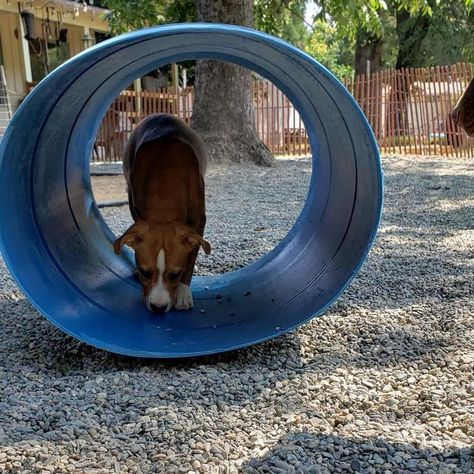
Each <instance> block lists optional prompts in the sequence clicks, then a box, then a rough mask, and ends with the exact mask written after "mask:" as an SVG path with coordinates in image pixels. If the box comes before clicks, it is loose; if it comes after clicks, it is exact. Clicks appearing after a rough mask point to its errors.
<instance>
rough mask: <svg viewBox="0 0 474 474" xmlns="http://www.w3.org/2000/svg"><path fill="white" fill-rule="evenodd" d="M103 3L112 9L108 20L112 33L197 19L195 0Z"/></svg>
mask: <svg viewBox="0 0 474 474" xmlns="http://www.w3.org/2000/svg"><path fill="white" fill-rule="evenodd" d="M102 5H103V6H104V7H105V8H108V9H109V10H110V13H109V14H108V15H107V20H108V22H109V24H110V28H111V31H112V34H121V33H125V32H127V31H131V30H137V29H140V28H145V27H147V26H153V25H161V24H163V23H179V22H184V21H193V20H195V19H196V3H195V1H194V0H177V1H172V0H164V1H156V0H102Z"/></svg>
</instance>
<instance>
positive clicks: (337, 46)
mask: <svg viewBox="0 0 474 474" xmlns="http://www.w3.org/2000/svg"><path fill="white" fill-rule="evenodd" d="M305 50H306V52H307V53H308V54H310V55H311V56H313V57H314V58H315V59H316V60H318V61H319V62H320V63H321V64H323V65H324V66H326V67H327V68H328V69H329V70H330V71H331V72H332V73H333V74H335V75H336V76H337V77H338V78H339V79H341V80H344V79H346V78H351V77H352V75H353V73H354V68H353V65H352V63H353V61H354V41H353V40H349V39H341V38H340V36H339V34H338V32H337V27H336V26H335V25H333V24H331V23H328V22H324V21H321V20H319V21H316V22H315V24H314V28H313V33H312V35H311V37H310V38H309V41H308V44H307V46H306V48H305Z"/></svg>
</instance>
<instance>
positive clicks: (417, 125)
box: [407, 68, 423, 155]
mask: <svg viewBox="0 0 474 474" xmlns="http://www.w3.org/2000/svg"><path fill="white" fill-rule="evenodd" d="M407 71H408V75H409V79H410V84H411V90H410V98H411V97H413V99H410V109H411V111H412V114H413V115H414V120H413V128H414V133H413V135H414V137H415V144H416V152H417V153H418V154H420V155H422V154H423V146H422V139H421V128H420V119H419V110H418V100H417V97H416V94H417V90H416V86H415V75H414V72H413V68H411V69H408V70H407ZM412 102H413V104H414V105H415V107H414V110H413V107H412Z"/></svg>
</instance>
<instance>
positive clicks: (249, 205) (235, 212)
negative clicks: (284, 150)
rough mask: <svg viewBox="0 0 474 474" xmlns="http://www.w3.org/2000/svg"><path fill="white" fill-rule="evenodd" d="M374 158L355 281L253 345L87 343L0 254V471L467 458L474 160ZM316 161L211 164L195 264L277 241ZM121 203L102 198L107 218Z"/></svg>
mask: <svg viewBox="0 0 474 474" xmlns="http://www.w3.org/2000/svg"><path fill="white" fill-rule="evenodd" d="M384 168H385V176H386V201H385V212H384V218H383V224H382V228H381V230H380V234H379V237H378V240H377V243H376V245H375V246H374V249H373V251H372V252H371V255H370V257H369V260H368V262H367V263H366V265H365V266H364V267H363V269H362V271H361V273H360V274H359V276H358V277H357V278H356V280H355V281H354V282H353V284H352V285H351V286H350V288H349V289H348V290H347V291H346V292H345V293H344V294H343V295H342V297H341V298H340V299H339V300H338V302H337V303H336V304H335V305H334V306H333V307H332V308H331V309H330V310H329V311H328V312H327V313H326V315H325V316H323V317H321V318H318V319H316V320H313V321H312V322H311V323H308V324H306V325H305V326H304V327H302V328H300V329H299V330H297V331H295V332H293V333H292V334H289V335H286V336H283V337H280V338H278V339H276V340H273V341H270V342H268V343H265V344H262V345H260V346H257V347H253V348H250V349H247V350H242V351H239V352H235V353H231V354H226V355H221V356H218V357H208V358H201V359H194V360H186V361H182V360H181V361H168V362H160V361H146V360H134V359H129V358H124V357H119V356H114V355H111V354H107V353H105V352H102V351H98V350H95V349H93V348H91V347H88V346H85V345H83V344H81V343H78V342H76V341H74V340H73V339H71V338H69V337H68V336H65V335H63V334H62V333H60V332H59V331H58V330H56V329H54V328H53V327H52V326H51V325H50V324H49V323H47V322H46V321H45V320H44V319H43V318H42V317H40V316H39V315H38V314H37V313H36V311H35V310H33V309H32V307H31V306H30V304H29V303H28V302H27V301H25V299H24V297H23V296H22V294H21V293H20V292H19V290H18V289H17V288H16V286H15V285H14V283H13V282H12V280H11V279H10V277H9V276H8V275H7V274H6V271H5V269H4V267H3V266H2V267H1V268H0V287H1V290H0V312H1V319H0V325H1V326H0V471H1V472H18V473H36V472H38V473H63V472H71V473H114V472H130V473H132V472H133V473H166V474H167V473H191V472H193V473H201V472H208V473H223V474H233V473H246V474H249V473H271V474H273V473H275V474H278V473H281V474H285V473H302V474H303V473H308V474H310V473H328V472H335V473H342V472H349V473H350V472H360V473H379V472H380V473H392V472H399V473H405V472H422V473H425V472H426V473H456V472H464V473H471V472H474V454H473V451H472V447H471V446H472V445H473V442H474V376H473V369H474V316H473V315H474V300H473V298H472V297H473V290H474V285H473V276H474V271H473V269H474V267H473V265H474V231H473V224H472V222H473V217H474V164H473V163H470V162H467V161H461V160H454V159H449V160H446V159H445V160H442V159H438V158H416V159H413V158H411V159H410V158H399V157H386V158H384ZM309 170H310V165H309V162H308V161H298V162H294V161H285V162H280V163H279V166H278V168H277V169H274V170H261V169H254V168H250V169H249V168H240V167H232V168H230V169H228V170H227V171H223V170H213V171H212V172H211V173H210V176H209V180H208V183H209V184H208V194H209V198H208V208H209V226H208V230H207V235H208V238H209V240H210V241H211V242H212V243H213V245H214V254H213V256H212V257H209V258H201V260H200V263H199V272H200V273H209V272H222V271H226V270H229V269H231V268H236V267H239V266H241V265H244V264H246V263H248V262H249V261H251V260H252V259H254V258H256V257H257V255H259V254H262V253H264V252H266V251H267V250H268V249H270V248H271V247H272V246H273V245H274V244H275V243H276V242H277V241H278V240H279V239H280V238H281V236H282V235H283V234H284V233H285V232H286V231H287V229H288V228H289V226H290V225H291V223H292V222H293V221H294V219H295V217H296V214H297V213H298V210H299V209H300V206H301V202H302V199H303V198H304V195H305V192H306V184H303V183H306V182H307V178H308V176H309ZM296 183H298V184H296ZM232 203H233V207H231V205H232ZM229 209H232V212H230V211H229ZM127 213H128V211H127V209H126V208H125V207H123V208H118V209H105V210H104V214H105V215H106V217H107V219H108V220H109V222H111V223H112V222H113V227H114V229H115V230H116V231H120V230H122V229H124V228H125V227H126V226H127V224H128V217H127ZM236 242H238V244H236ZM230 246H232V253H233V254H234V255H233V257H232V258H230V257H229V256H228V252H226V249H228V248H229V247H230ZM237 251H238V253H237ZM226 255H227V257H226Z"/></svg>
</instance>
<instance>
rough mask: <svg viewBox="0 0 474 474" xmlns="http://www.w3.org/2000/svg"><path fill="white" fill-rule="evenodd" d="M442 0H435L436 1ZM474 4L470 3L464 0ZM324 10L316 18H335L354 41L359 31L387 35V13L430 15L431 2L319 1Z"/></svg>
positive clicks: (341, 28)
mask: <svg viewBox="0 0 474 474" xmlns="http://www.w3.org/2000/svg"><path fill="white" fill-rule="evenodd" d="M437 1H439V0H436V2H437ZM465 1H471V0H465ZM316 3H317V4H318V5H319V6H320V8H321V10H320V12H319V13H318V15H317V18H316V19H319V20H325V21H327V20H328V19H332V20H333V21H334V22H335V23H336V24H337V25H338V31H339V33H340V34H341V36H343V37H348V38H350V39H355V37H356V35H357V32H358V30H359V29H360V28H363V29H364V30H366V31H367V32H369V33H372V34H374V35H377V36H379V37H380V36H383V34H384V21H383V20H384V18H385V16H384V13H388V12H389V11H390V10H392V11H394V10H396V9H405V10H407V11H408V12H410V14H412V15H415V14H419V13H421V14H424V15H431V13H432V9H431V6H430V4H431V3H433V2H432V1H431V0H393V1H391V2H389V3H388V4H387V2H385V0H317V1H316Z"/></svg>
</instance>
